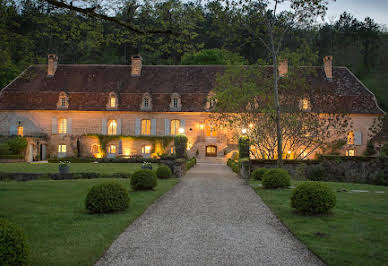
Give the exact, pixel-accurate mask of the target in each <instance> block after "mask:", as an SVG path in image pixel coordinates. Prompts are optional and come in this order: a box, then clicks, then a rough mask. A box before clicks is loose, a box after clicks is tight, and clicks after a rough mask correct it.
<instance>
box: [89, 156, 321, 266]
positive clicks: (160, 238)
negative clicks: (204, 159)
mask: <svg viewBox="0 0 388 266" xmlns="http://www.w3.org/2000/svg"><path fill="white" fill-rule="evenodd" d="M321 264H322V262H321V261H320V260H319V259H318V258H317V257H316V256H314V255H313V254H312V253H311V252H310V251H309V250H308V249H307V248H306V247H305V246H304V245H302V244H301V243H300V242H299V241H298V240H296V239H295V238H294V237H293V236H292V235H291V233H289V232H288V230H287V229H286V228H285V227H284V226H283V225H282V224H281V223H280V222H279V221H278V219H277V218H276V217H275V216H274V215H273V214H272V212H271V211H270V210H269V209H268V207H267V206H266V205H265V204H264V203H263V201H262V200H261V199H260V197H258V196H257V195H256V193H255V192H254V191H253V190H252V189H251V188H250V187H249V186H248V185H246V184H244V182H243V180H241V179H239V178H238V177H237V176H236V175H235V174H234V173H233V172H232V171H231V170H230V169H229V168H228V167H227V166H225V165H215V164H198V165H197V166H195V167H194V168H192V169H191V170H190V171H189V172H188V174H187V175H186V176H185V177H184V178H182V180H181V182H180V183H179V184H178V185H176V186H175V187H174V188H173V189H172V190H171V191H169V192H168V193H166V194H165V195H164V196H163V197H162V198H161V199H160V200H158V201H157V202H156V203H155V204H153V205H152V206H151V207H150V208H149V209H148V210H147V211H146V212H145V213H144V214H143V215H142V216H141V217H139V218H138V219H137V220H136V221H135V222H134V223H133V224H131V225H130V226H129V227H128V228H127V229H126V230H125V231H124V232H123V233H122V234H121V235H120V236H119V237H118V239H116V241H115V242H114V243H113V244H112V246H111V247H110V248H109V250H108V251H107V252H106V253H105V255H104V256H103V257H102V258H101V259H100V260H99V261H98V262H97V264H96V265H321Z"/></svg>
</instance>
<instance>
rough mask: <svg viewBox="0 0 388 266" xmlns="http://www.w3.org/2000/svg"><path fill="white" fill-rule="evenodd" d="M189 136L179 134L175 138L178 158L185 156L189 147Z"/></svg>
mask: <svg viewBox="0 0 388 266" xmlns="http://www.w3.org/2000/svg"><path fill="white" fill-rule="evenodd" d="M187 141H188V140H187V137H186V136H185V135H177V136H175V138H174V145H175V154H176V158H185V155H186V148H187Z"/></svg>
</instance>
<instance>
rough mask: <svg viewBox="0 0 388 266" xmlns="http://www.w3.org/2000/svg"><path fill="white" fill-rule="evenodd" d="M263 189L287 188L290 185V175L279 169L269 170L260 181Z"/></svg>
mask: <svg viewBox="0 0 388 266" xmlns="http://www.w3.org/2000/svg"><path fill="white" fill-rule="evenodd" d="M262 183H263V187H264V188H287V187H289V186H290V184H291V179H290V175H289V174H288V172H287V171H286V170H284V169H281V168H272V169H269V170H268V171H267V172H266V173H265V174H264V175H263V179H262Z"/></svg>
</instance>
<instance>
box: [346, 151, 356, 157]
mask: <svg viewBox="0 0 388 266" xmlns="http://www.w3.org/2000/svg"><path fill="white" fill-rule="evenodd" d="M346 156H356V151H355V150H346Z"/></svg>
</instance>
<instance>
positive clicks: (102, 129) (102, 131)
mask: <svg viewBox="0 0 388 266" xmlns="http://www.w3.org/2000/svg"><path fill="white" fill-rule="evenodd" d="M106 123H107V121H106V119H105V118H103V119H102V125H101V126H102V128H101V134H102V135H106V130H107V128H106V127H107V125H106Z"/></svg>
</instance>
